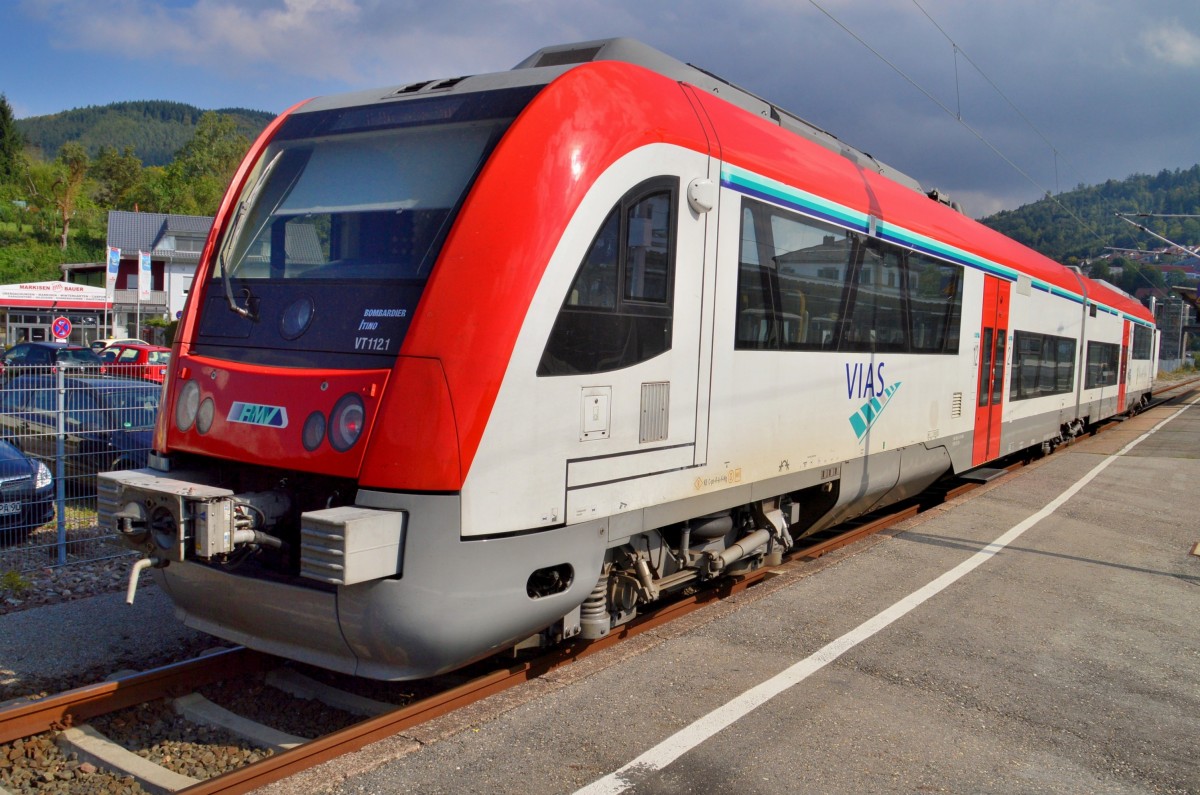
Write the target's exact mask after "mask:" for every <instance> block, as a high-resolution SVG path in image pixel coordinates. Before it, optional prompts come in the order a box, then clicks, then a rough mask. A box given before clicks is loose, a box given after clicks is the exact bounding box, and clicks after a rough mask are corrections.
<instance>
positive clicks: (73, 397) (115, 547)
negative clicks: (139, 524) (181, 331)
mask: <svg viewBox="0 0 1200 795" xmlns="http://www.w3.org/2000/svg"><path fill="white" fill-rule="evenodd" d="M110 369H111V368H108V367H104V368H99V367H94V368H91V367H89V368H83V367H76V368H67V367H54V366H51V367H44V366H43V367H13V366H11V365H10V366H8V367H7V368H6V369H5V370H4V371H3V372H0V576H2V575H4V574H5V573H6V572H17V573H20V572H26V571H30V570H33V569H39V568H45V567H47V566H67V565H71V564H77V563H83V562H92V561H97V560H103V559H107V558H111V557H116V556H119V555H125V554H129V553H128V551H127V550H126V549H125V548H124V547H122V546H121V545H120V544H119V542H118V541H117V540H116V538H115V537H114V536H113V535H112V534H111V533H110V532H109V531H108V530H107V529H103V528H100V527H98V526H97V524H96V474H97V473H98V472H105V471H108V470H112V469H132V468H137V467H143V466H145V465H146V460H147V456H148V453H149V450H150V446H151V437H152V436H153V430H154V420H155V415H156V414H157V411H158V404H159V400H160V394H161V389H162V387H161V383H158V382H156V381H157V379H158V378H161V371H162V369H163V368H160V367H154V368H151V367H149V366H146V367H144V368H134V369H129V368H126V369H124V370H120V373H121V374H120V375H112V374H111V373H110V372H109V370H110ZM138 375H143V376H147V377H144V378H138V377H135V376H138ZM151 379H155V380H151Z"/></svg>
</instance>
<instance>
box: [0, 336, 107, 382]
mask: <svg viewBox="0 0 1200 795" xmlns="http://www.w3.org/2000/svg"><path fill="white" fill-rule="evenodd" d="M55 366H57V367H61V368H63V369H67V370H82V371H84V372H91V373H102V372H104V362H103V361H102V360H101V359H100V357H99V356H97V355H96V354H95V353H94V352H93V351H92V349H91V348H85V347H83V346H82V345H67V344H64V343H61V342H20V343H17V344H16V345H14V346H12V347H11V348H9V349H8V350H7V351H5V353H4V355H3V356H0V372H3V373H4V377H5V378H6V379H7V378H11V377H12V376H14V375H17V374H19V373H22V372H34V373H48V372H50V368H52V367H55Z"/></svg>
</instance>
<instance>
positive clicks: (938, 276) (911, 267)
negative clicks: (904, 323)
mask: <svg viewBox="0 0 1200 795" xmlns="http://www.w3.org/2000/svg"><path fill="white" fill-rule="evenodd" d="M962 283H963V268H962V266H961V265H951V264H950V263H948V262H939V261H938V260H935V259H933V258H931V257H926V256H924V255H922V254H916V253H910V254H909V255H908V278H907V281H906V286H907V288H908V305H909V311H910V313H911V323H912V330H911V335H910V340H911V343H912V350H913V352H914V353H958V339H959V326H960V323H961V318H962V289H963V285H962Z"/></svg>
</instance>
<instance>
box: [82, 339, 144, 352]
mask: <svg viewBox="0 0 1200 795" xmlns="http://www.w3.org/2000/svg"><path fill="white" fill-rule="evenodd" d="M141 344H142V340H138V339H134V338H133V337H108V338H107V339H102V340H93V341H92V343H91V345H90V346H89V347H90V348H91V349H92V353H97V354H98V353H100V351H102V350H104V349H105V348H111V347H112V346H113V345H141Z"/></svg>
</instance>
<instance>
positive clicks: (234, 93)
mask: <svg viewBox="0 0 1200 795" xmlns="http://www.w3.org/2000/svg"><path fill="white" fill-rule="evenodd" d="M614 36H629V37H632V38H635V39H640V40H641V41H643V42H645V43H647V44H649V45H651V46H653V47H656V48H658V49H660V50H662V51H664V52H666V53H667V54H669V55H671V56H673V57H675V58H678V59H679V60H682V61H686V62H688V63H692V64H695V65H697V66H700V67H703V68H704V69H706V70H708V71H710V72H713V73H715V74H717V75H720V76H721V77H723V78H724V79H726V80H728V81H730V82H732V83H735V84H737V85H739V86H741V87H743V88H745V89H748V90H750V91H751V92H753V93H755V94H758V95H759V96H761V97H763V98H765V99H768V100H770V101H771V102H773V103H775V104H776V105H779V106H780V107H783V108H785V109H787V110H789V111H791V112H792V113H794V114H796V115H799V116H801V117H802V118H804V119H806V120H808V121H809V122H811V123H813V124H816V125H817V126H819V127H822V128H824V129H826V130H828V131H829V132H831V133H833V134H834V135H837V136H838V137H839V138H841V139H842V140H843V141H845V142H847V143H849V144H851V145H853V146H855V147H857V148H859V149H861V150H864V151H866V152H869V153H870V154H872V155H873V156H875V157H876V158H878V159H879V160H882V161H883V162H885V163H887V164H888V165H890V166H892V167H894V168H897V169H899V170H900V171H903V172H905V173H907V174H909V175H911V176H913V177H915V178H916V179H917V180H919V181H920V182H921V183H922V185H923V186H925V187H926V188H937V189H939V190H940V191H941V192H943V193H945V194H948V195H949V196H950V198H952V199H954V200H956V201H958V202H960V203H961V204H962V205H963V207H964V209H965V210H966V212H967V213H968V214H970V215H972V216H974V217H981V216H983V215H988V214H991V213H994V212H996V211H999V210H1001V209H1012V208H1015V207H1018V206H1020V205H1022V204H1027V203H1029V202H1032V201H1035V200H1037V199H1038V198H1040V197H1042V196H1043V195H1045V193H1046V192H1051V193H1058V192H1062V191H1067V190H1072V189H1074V188H1075V187H1077V186H1079V185H1094V184H1099V183H1102V182H1104V181H1106V180H1108V179H1117V180H1120V179H1124V178H1126V177H1128V176H1130V175H1132V174H1154V173H1157V172H1159V171H1161V170H1163V169H1170V170H1174V169H1186V168H1190V167H1192V166H1194V165H1196V164H1197V163H1200V2H1197V0H1138V2H1133V0H991V1H990V2H988V0H973V1H972V0H736V1H735V0H690V1H689V2H687V3H680V2H674V1H671V0H658V2H655V1H654V0H604V1H603V2H599V1H597V0H573V1H572V2H554V0H502V1H499V2H483V1H482V0H480V1H478V2H469V1H468V0H438V2H431V1H429V0H427V1H426V2H417V1H416V0H0V94H4V95H5V96H6V97H7V99H8V102H9V104H10V105H11V106H12V108H13V112H14V114H15V115H16V116H17V118H25V117H29V116H40V115H46V114H51V113H57V112H60V111H64V110H69V109H71V108H77V107H86V106H89V105H105V104H108V103H110V102H120V101H129V100H172V101H176V102H185V103H188V104H191V105H196V106H198V107H200V108H204V109H218V108H232V107H242V108H251V109H254V110H265V111H271V112H280V111H282V110H284V109H286V108H288V107H290V106H291V105H293V104H294V103H295V102H297V101H299V100H302V99H306V98H308V97H312V96H317V95H324V94H336V93H342V92H346V91H353V90H359V89H365V88H377V87H382V86H392V85H400V84H404V83H409V82H414V81H417V80H425V79H433V78H438V77H453V76H458V75H465V74H478V73H484V72H497V71H504V70H507V69H509V68H511V67H512V66H513V65H514V64H516V63H517V62H518V61H520V60H522V59H523V58H525V57H526V56H527V55H529V54H530V53H532V52H534V51H536V50H537V49H539V48H541V47H543V46H548V45H551V44H564V43H568V42H575V41H585V40H591V39H601V38H609V37H614ZM1128 209H1129V210H1136V209H1137V208H1128Z"/></svg>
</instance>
